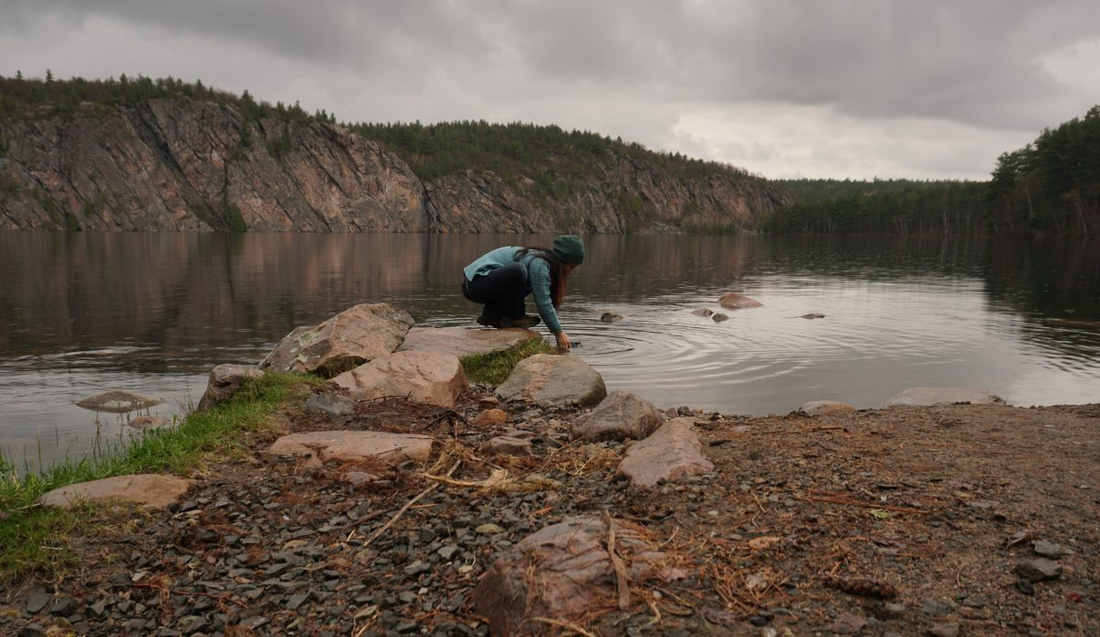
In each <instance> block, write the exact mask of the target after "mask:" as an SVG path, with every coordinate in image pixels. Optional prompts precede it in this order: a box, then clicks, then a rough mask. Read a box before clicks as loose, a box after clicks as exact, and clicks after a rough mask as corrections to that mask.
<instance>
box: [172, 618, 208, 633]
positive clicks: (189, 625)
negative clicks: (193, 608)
mask: <svg viewBox="0 0 1100 637" xmlns="http://www.w3.org/2000/svg"><path fill="white" fill-rule="evenodd" d="M176 626H178V627H179V629H180V630H182V631H183V632H185V633H197V632H199V631H200V630H202V629H203V628H205V627H206V618H205V617H200V616H199V615H186V616H184V617H181V618H180V620H179V621H178V622H176Z"/></svg>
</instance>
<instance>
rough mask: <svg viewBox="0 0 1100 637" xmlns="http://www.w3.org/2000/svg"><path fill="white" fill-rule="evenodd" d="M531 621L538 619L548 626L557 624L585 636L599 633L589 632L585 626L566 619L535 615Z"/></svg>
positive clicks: (593, 635) (589, 636)
mask: <svg viewBox="0 0 1100 637" xmlns="http://www.w3.org/2000/svg"><path fill="white" fill-rule="evenodd" d="M531 621H536V622H538V623H540V624H546V625H548V626H557V627H558V628H564V629H566V630H571V631H573V632H575V633H577V634H578V635H583V636H584V637H597V635H595V634H593V633H590V632H588V631H587V630H585V629H584V628H582V627H580V626H578V625H576V624H574V623H573V622H567V621H565V620H564V619H550V618H549V617H535V618H533V619H532V620H531Z"/></svg>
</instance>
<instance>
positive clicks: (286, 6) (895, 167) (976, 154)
mask: <svg viewBox="0 0 1100 637" xmlns="http://www.w3.org/2000/svg"><path fill="white" fill-rule="evenodd" d="M47 68H48V69H51V70H52V71H53V73H54V75H55V76H57V77H63V78H67V77H72V76H82V77H85V78H105V77H110V76H114V77H117V76H118V75H120V74H122V73H125V74H127V75H131V76H133V75H137V74H144V75H147V76H152V77H163V76H168V75H171V76H174V77H178V78H182V79H184V80H189V81H190V80H195V79H201V80H202V81H203V82H204V83H206V84H208V85H211V86H215V87H218V88H222V89H226V90H229V91H233V92H236V93H239V92H241V91H243V90H245V89H248V90H249V91H251V92H252V93H253V94H254V95H255V96H256V97H257V98H259V99H265V100H267V101H270V102H275V101H276V100H282V101H284V102H289V103H292V102H294V101H296V100H297V101H300V102H301V104H302V106H303V108H306V109H308V110H311V111H312V110H316V109H321V108H323V109H326V110H327V111H330V112H334V113H335V114H336V116H337V118H338V119H340V120H342V121H411V120H417V119H418V120H420V121H421V122H425V123H427V122H437V121H447V120H455V119H486V120H489V121H492V122H509V121H517V120H518V121H530V122H536V123H541V124H551V123H553V124H557V125H559V126H562V127H563V128H566V129H572V128H578V129H587V130H593V131H597V132H600V133H603V134H607V135H610V136H612V137H616V136H621V137H622V138H623V139H624V140H627V141H638V142H641V143H643V144H645V145H646V146H648V147H649V148H652V149H658V150H667V151H673V152H674V151H680V152H682V153H685V154H688V155H691V156H695V157H702V158H705V159H713V160H719V161H725V162H729V163H732V164H734V165H737V166H740V167H743V168H745V169H747V170H749V171H752V172H754V173H758V174H761V175H764V176H766V177H771V178H782V177H839V178H843V177H851V178H855V179H868V178H872V177H876V176H877V177H884V178H885V177H912V178H968V179H985V178H987V177H988V175H989V172H990V171H991V170H992V168H993V166H994V162H995V161H996V158H997V155H999V154H1000V153H1001V152H1003V151H1006V150H1013V149H1015V148H1018V147H1020V146H1022V145H1024V144H1025V143H1027V142H1029V141H1031V140H1032V139H1034V138H1035V136H1036V135H1037V134H1038V133H1039V131H1040V130H1041V129H1042V128H1043V127H1045V126H1056V125H1057V124H1059V123H1061V122H1063V121H1065V120H1067V119H1070V118H1072V117H1075V116H1080V115H1083V114H1084V113H1085V111H1086V110H1088V108H1089V107H1091V106H1092V105H1094V104H1097V103H1100V71H1097V69H1100V1H1098V0H1059V1H1046V2H1044V1H1042V0H922V1H920V2H916V1H913V0H801V1H798V2H796V1H793V0H727V1H718V0H684V1H679V2H677V1H674V0H621V1H616V2H610V1H599V0H539V1H534V0H466V1H462V0H452V1H429V0H392V1H387V2H381V1H375V0H371V1H362V0H361V1H353V0H309V1H301V0H294V1H287V0H0V74H3V75H7V76H11V75H14V74H15V72H16V70H21V71H22V72H23V73H24V74H25V75H28V76H38V77H41V76H43V75H44V74H45V71H46V69H47Z"/></svg>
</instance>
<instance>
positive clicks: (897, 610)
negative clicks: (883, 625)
mask: <svg viewBox="0 0 1100 637" xmlns="http://www.w3.org/2000/svg"><path fill="white" fill-rule="evenodd" d="M883 609H884V610H885V611H886V613H887V614H888V615H890V616H892V617H898V616H900V615H902V614H903V613H904V612H905V604H902V603H901V602H887V603H886V604H884V605H883Z"/></svg>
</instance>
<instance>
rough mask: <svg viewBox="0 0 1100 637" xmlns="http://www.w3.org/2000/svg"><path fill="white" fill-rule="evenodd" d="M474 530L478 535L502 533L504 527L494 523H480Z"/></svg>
mask: <svg viewBox="0 0 1100 637" xmlns="http://www.w3.org/2000/svg"><path fill="white" fill-rule="evenodd" d="M474 532H475V533H478V534H479V535H496V534H497V533H504V529H502V528H501V527H499V526H497V525H496V524H482V525H481V526H479V527H477V528H476V529H474Z"/></svg>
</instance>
